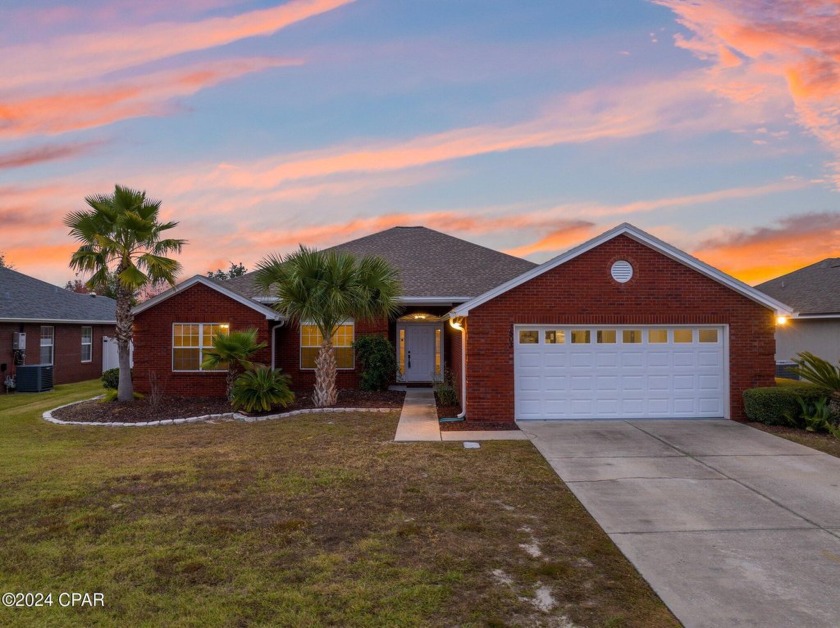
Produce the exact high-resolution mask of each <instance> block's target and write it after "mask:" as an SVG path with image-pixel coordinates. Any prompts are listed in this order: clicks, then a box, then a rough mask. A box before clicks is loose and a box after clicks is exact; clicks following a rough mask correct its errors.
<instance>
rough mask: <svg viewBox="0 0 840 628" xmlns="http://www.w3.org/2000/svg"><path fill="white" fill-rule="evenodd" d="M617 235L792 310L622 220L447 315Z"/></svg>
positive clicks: (766, 303)
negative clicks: (607, 229) (620, 222)
mask: <svg viewBox="0 0 840 628" xmlns="http://www.w3.org/2000/svg"><path fill="white" fill-rule="evenodd" d="M620 235H625V236H627V237H629V238H632V239H633V240H635V241H636V242H639V243H641V244H644V245H645V246H648V247H650V248H651V249H653V250H654V251H658V252H659V253H662V254H663V255H665V256H666V257H669V258H671V259H673V260H675V261H677V262H680V263H682V264H685V265H686V266H688V267H689V268H692V269H694V270H696V271H697V272H699V273H701V274H703V275H706V276H707V277H709V278H710V279H713V280H714V281H717V282H718V283H720V284H723V285H725V286H727V287H729V288H731V289H732V290H734V291H736V292H739V293H741V294H742V295H744V296H745V297H747V298H748V299H752V300H753V301H756V302H757V303H760V304H761V305H764V306H765V307H768V308H770V309H773V310H775V311H776V312H777V313H780V314H792V310H791V308H790V307H788V306H787V305H785V304H784V303H782V302H781V301H777V300H776V299H774V298H772V297H770V296H768V295H767V294H765V293H763V292H761V291H759V290H756V289H755V288H752V287H750V286H748V285H747V284H745V283H744V282H742V281H740V280H738V279H735V278H734V277H732V276H730V275H727V274H726V273H724V272H723V271H720V270H718V269H717V268H714V267H713V266H709V265H708V264H706V263H705V262H702V261H700V260H699V259H697V258H696V257H692V256H691V255H689V254H688V253H686V252H684V251H681V250H680V249H678V248H676V247H673V246H671V245H670V244H668V243H667V242H663V241H662V240H660V239H659V238H656V237H654V236H652V235H650V234H649V233H647V232H645V231H642V230H641V229H639V228H638V227H635V226H633V225H631V224H630V223H626V222H625V223H622V224H620V225H618V226H617V227H614V228H612V229H610V230H609V231H606V232H604V233H602V234H601V235H599V236H596V237H594V238H592V239H591V240H588V241H586V242H584V243H583V244H580V245H578V246H576V247H574V248H573V249H570V250H568V251H566V252H565V253H563V254H561V255H558V256H557V257H555V258H553V259H550V260H548V261H547V262H545V263H544V264H541V265H539V266H537V267H536V268H532V269H531V270H529V271H527V272H525V273H523V274H522V275H520V276H519V277H516V278H514V279H511V280H510V281H507V282H505V283H503V284H501V285H498V286H496V287H494V288H492V289H490V290H488V291H487V292H485V293H484V294H481V295H479V296H477V297H476V298H474V299H471V300H469V301H467V302H466V303H462V304H461V305H459V306H457V307H455V308H453V309H452V311H451V312H449V315H448V316H449V317H450V318H455V317H460V316H468V315H469V313H470V310H471V309H472V308H475V307H478V306H479V305H481V304H482V303H486V302H487V301H490V300H491V299H495V298H496V297H498V296H499V295H502V294H504V293H505V292H507V291H508V290H512V289H514V288H516V287H517V286H520V285H522V284H524V283H526V282H528V281H531V280H532V279H534V278H535V277H539V276H540V275H542V274H543V273H546V272H548V271H550V270H551V269H553V268H556V267H558V266H560V265H561V264H565V263H566V262H568V261H570V260H572V259H574V258H576V257H578V256H579V255H583V254H584V253H586V252H587V251H590V250H592V249H594V248H595V247H597V246H600V245H601V244H603V243H605V242H608V241H609V240H612V239H613V238H616V237H618V236H620Z"/></svg>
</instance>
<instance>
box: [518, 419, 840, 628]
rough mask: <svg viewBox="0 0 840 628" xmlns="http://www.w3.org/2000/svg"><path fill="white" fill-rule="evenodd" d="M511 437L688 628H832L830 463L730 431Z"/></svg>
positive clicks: (617, 427) (835, 515)
mask: <svg viewBox="0 0 840 628" xmlns="http://www.w3.org/2000/svg"><path fill="white" fill-rule="evenodd" d="M519 425H520V428H521V429H522V430H523V431H525V433H526V434H527V435H528V436H529V438H530V439H531V441H532V442H533V443H534V445H535V446H536V447H537V449H538V450H539V451H540V452H541V453H542V455H543V456H544V457H545V459H546V460H547V461H548V463H549V464H550V465H551V466H552V468H553V469H554V470H555V471H556V472H557V474H558V475H559V476H560V477H561V478H562V479H563V481H564V482H566V484H567V485H568V486H569V488H570V489H571V491H572V492H573V493H574V494H575V495H576V496H577V498H578V499H579V500H580V501H581V503H582V504H583V505H584V507H585V508H586V509H587V510H588V511H589V512H590V513H591V514H592V516H593V517H594V518H595V519H596V520H597V521H598V523H599V524H600V525H601V527H602V528H603V529H604V530H605V531H606V532H607V534H609V536H610V538H612V540H613V541H614V542H615V544H616V545H617V546H618V547H619V549H621V551H622V552H623V553H624V554H625V556H627V557H628V558H629V559H630V561H632V563H633V564H634V565H635V566H636V568H637V569H638V570H639V572H640V573H641V574H642V576H643V577H644V578H645V579H646V580H647V581H648V582H649V583H650V584H651V586H652V587H653V589H654V590H655V591H656V593H657V594H658V595H659V596H660V597H661V598H662V600H663V601H664V602H665V604H667V605H668V607H669V608H670V609H671V611H672V612H673V613H674V614H675V615H676V616H677V618H678V619H679V620H680V621H681V622H682V623H683V624H684V625H686V626H688V627H695V626H714V627H720V626H763V627H769V626H798V627H806V626H815V627H816V626H831V627H836V626H840V459H838V458H835V457H833V456H829V455H827V454H823V453H821V452H818V451H816V450H813V449H810V448H808V447H803V446H801V445H797V444H796V443H792V442H790V441H787V440H784V439H782V438H778V437H776V436H773V435H771V434H768V433H765V432H761V431H759V430H756V429H753V428H750V427H747V426H745V425H741V424H739V423H735V422H732V421H722V420H682V421H661V420H657V421H641V420H640V421H528V422H521V423H520V424H519Z"/></svg>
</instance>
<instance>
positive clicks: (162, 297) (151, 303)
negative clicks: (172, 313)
mask: <svg viewBox="0 0 840 628" xmlns="http://www.w3.org/2000/svg"><path fill="white" fill-rule="evenodd" d="M196 284H201V285H203V286H207V287H208V288H212V289H213V290H215V291H216V292H218V293H220V294H223V295H224V296H226V297H228V298H229V299H233V300H234V301H236V302H237V303H241V304H242V305H244V306H246V307H249V308H251V309H252V310H256V311H257V312H259V313H260V314H262V315H264V316H265V317H266V318H267V319H268V320H274V321H277V320H285V319H284V318H283V316H281V315H280V313H279V312H277V311H276V310H274V309H272V308H270V307H267V306H265V305H263V304H261V303H257V302H256V301H254V300H253V299H249V298H247V297H244V296H242V295H241V294H238V293H236V292H233V291H232V290H228V289H227V288H225V287H224V286H221V285H219V284H218V283H216V282H215V281H212V280H210V279H208V278H207V277H204V276H202V275H195V276H193V277H190V278H189V279H187V280H186V281H184V282H182V283H179V284H178V285H177V286H175V287H174V288H170V289H169V290H167V291H165V292H161V293H160V294H159V295H157V296H155V297H152V298H151V299H149V300H148V301H145V302H144V303H141V304H140V305H138V306H137V307H135V308H134V309H133V310H132V312H133V313H134V314H135V315H136V314H139V313H140V312H144V311H146V310H148V309H150V308H153V307H155V306H157V305H159V304H160V303H163V302H164V301H166V300H167V299H169V298H171V297H174V296H175V295H176V294H179V293H181V292H183V291H184V290H187V289H188V288H192V287H193V286H194V285H196Z"/></svg>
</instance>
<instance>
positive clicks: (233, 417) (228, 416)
mask: <svg viewBox="0 0 840 628" xmlns="http://www.w3.org/2000/svg"><path fill="white" fill-rule="evenodd" d="M100 398H101V397H92V398H91V399H82V400H81V401H74V402H73V403H66V404H64V405H63V406H58V407H57V408H53V409H52V410H47V411H46V412H44V413H43V414H42V415H41V418H42V419H44V420H45V421H48V422H49V423H54V424H55V425H90V426H99V427H158V426H160V425H183V424H185V423H201V422H203V421H212V420H213V419H219V420H223V421H241V422H243V423H257V422H258V421H273V420H275V419H285V418H288V417H293V416H298V415H301V414H320V413H324V412H327V413H341V412H399V410H400V409H399V408H304V409H302V410H291V411H290V412H280V413H278V414H266V415H265V416H247V415H245V414H240V413H239V412H225V413H222V414H205V415H203V416H193V417H189V418H186V419H165V420H163V421H140V422H135V423H118V422H115V423H98V422H94V421H62V420H61V419H56V418H55V417H54V416H53V415H52V413H53V412H55V411H56V410H61V409H62V408H67V407H69V406H74V405H76V404H77V403H84V402H85V401H93V400H94V399H100Z"/></svg>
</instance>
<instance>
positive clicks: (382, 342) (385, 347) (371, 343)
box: [353, 335, 397, 390]
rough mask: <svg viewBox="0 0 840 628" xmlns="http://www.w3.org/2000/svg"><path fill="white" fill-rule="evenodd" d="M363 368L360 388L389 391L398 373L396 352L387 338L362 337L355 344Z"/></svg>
mask: <svg viewBox="0 0 840 628" xmlns="http://www.w3.org/2000/svg"><path fill="white" fill-rule="evenodd" d="M353 347H354V348H355V349H356V357H357V358H358V360H359V364H361V366H362V373H361V375H360V377H359V388H361V389H362V390H388V386H390V385H391V383H392V382H393V381H394V377H395V374H396V372H397V358H396V350H395V349H394V345H392V344H391V341H390V340H388V339H387V338H386V337H385V336H377V335H370V336H361V337H359V338H358V339H357V340H356V342H354V343H353Z"/></svg>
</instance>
